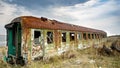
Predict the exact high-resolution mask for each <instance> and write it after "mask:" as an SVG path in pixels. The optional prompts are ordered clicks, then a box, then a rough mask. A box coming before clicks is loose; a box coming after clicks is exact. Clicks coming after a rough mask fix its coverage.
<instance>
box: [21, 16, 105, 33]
mask: <svg viewBox="0 0 120 68" xmlns="http://www.w3.org/2000/svg"><path fill="white" fill-rule="evenodd" d="M20 18H21V19H22V21H24V22H23V23H22V24H23V26H24V27H27V28H38V29H52V30H69V31H81V32H93V33H97V34H100V33H101V34H106V32H104V31H102V30H97V29H92V28H87V27H83V26H77V25H72V24H67V23H63V22H58V21H56V20H50V19H47V18H43V17H41V18H36V17H32V16H21V17H20Z"/></svg>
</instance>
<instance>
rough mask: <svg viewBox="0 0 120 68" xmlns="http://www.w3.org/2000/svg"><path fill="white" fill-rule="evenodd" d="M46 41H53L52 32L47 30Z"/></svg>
mask: <svg viewBox="0 0 120 68" xmlns="http://www.w3.org/2000/svg"><path fill="white" fill-rule="evenodd" d="M47 43H48V44H50V43H53V32H50V31H49V32H47Z"/></svg>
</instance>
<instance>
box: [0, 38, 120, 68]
mask: <svg viewBox="0 0 120 68" xmlns="http://www.w3.org/2000/svg"><path fill="white" fill-rule="evenodd" d="M114 40H116V39H114ZM114 40H113V39H112V38H109V39H108V40H107V42H105V45H107V47H110V45H111V43H112V42H113V41H114ZM117 40H120V39H118V38H117ZM0 52H1V53H2V54H4V52H5V51H4V48H0ZM113 53H114V55H113V56H107V55H104V56H103V55H99V53H98V51H97V49H95V48H93V47H90V48H88V49H84V50H77V51H74V50H71V51H67V52H65V53H63V54H62V55H61V56H54V57H51V58H50V59H49V60H45V61H42V60H40V61H32V62H31V64H27V65H25V66H19V65H10V64H7V63H6V62H4V61H2V60H1V59H0V68H120V53H118V52H116V51H114V52H113Z"/></svg>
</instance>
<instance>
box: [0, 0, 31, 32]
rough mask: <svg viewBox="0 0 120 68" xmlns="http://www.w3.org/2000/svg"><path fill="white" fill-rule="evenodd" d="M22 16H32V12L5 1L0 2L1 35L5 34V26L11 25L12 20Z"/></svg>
mask: <svg viewBox="0 0 120 68" xmlns="http://www.w3.org/2000/svg"><path fill="white" fill-rule="evenodd" d="M21 15H32V13H31V12H29V11H28V10H26V8H24V7H22V6H18V5H17V4H9V3H6V2H5V1H4V0H1V1H0V18H1V19H0V22H1V23H0V24H1V25H0V31H2V32H0V34H5V28H4V26H5V24H7V23H10V22H11V20H12V19H14V18H15V17H18V16H21Z"/></svg>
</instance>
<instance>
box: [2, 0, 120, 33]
mask: <svg viewBox="0 0 120 68" xmlns="http://www.w3.org/2000/svg"><path fill="white" fill-rule="evenodd" d="M10 1H11V2H12V1H13V0H10ZM119 3H120V1H117V0H106V1H102V0H89V1H87V2H84V3H78V4H74V5H71V6H65V5H63V6H48V7H46V8H42V7H40V6H38V7H36V8H26V7H25V6H20V5H18V4H10V3H7V2H6V1H4V0H1V1H0V8H1V9H0V18H1V19H0V22H2V23H1V25H0V27H1V28H0V30H2V31H3V33H5V32H4V31H5V29H4V25H5V24H6V23H9V22H10V21H11V20H12V19H13V18H15V17H17V16H21V15H29V16H30V15H32V16H37V17H40V16H44V17H47V18H50V19H56V20H58V21H63V22H67V23H71V24H76V25H80V26H85V27H90V28H95V29H100V30H104V31H106V32H107V33H108V35H114V34H120V31H118V30H119V29H120V27H119V25H120V19H119V18H120V9H119V8H120V5H119ZM3 33H2V34H3Z"/></svg>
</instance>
